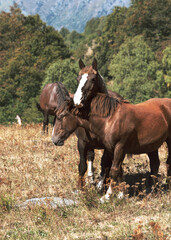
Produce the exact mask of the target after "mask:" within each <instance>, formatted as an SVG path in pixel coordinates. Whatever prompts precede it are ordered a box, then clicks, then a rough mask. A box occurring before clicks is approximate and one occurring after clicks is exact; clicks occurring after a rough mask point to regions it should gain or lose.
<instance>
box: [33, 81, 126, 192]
mask: <svg viewBox="0 0 171 240" xmlns="http://www.w3.org/2000/svg"><path fill="white" fill-rule="evenodd" d="M109 94H110V95H111V96H112V95H113V96H114V97H116V98H118V99H122V97H121V96H120V95H119V94H117V93H116V92H112V91H109ZM68 97H73V95H72V94H71V93H68V91H67V89H66V88H65V86H64V85H63V84H62V83H61V82H56V83H49V84H47V85H46V86H45V87H44V88H43V90H42V93H41V95H40V104H37V105H38V109H39V110H41V112H43V115H44V121H43V131H44V132H45V127H46V126H47V125H48V115H52V116H54V121H55V114H56V111H57V110H58V109H59V108H60V106H61V105H62V104H63V103H64V101H65V100H66V99H68ZM56 122H58V120H56ZM47 131H48V128H47ZM75 134H76V136H77V138H78V141H77V148H78V152H79V156H80V162H79V166H78V170H79V179H78V188H79V189H81V188H82V187H83V186H84V185H85V181H84V175H85V172H86V171H87V160H88V178H89V180H90V183H94V176H93V174H94V173H93V160H94V149H103V146H102V144H101V143H100V142H99V141H98V139H97V137H96V136H95V135H94V134H93V133H91V132H89V131H87V130H85V129H84V128H78V129H77V130H76V131H75ZM63 144H64V143H63V142H62V141H61V142H60V143H58V146H63ZM105 159H108V157H107V153H106V152H105V151H104V154H103V156H102V166H103V165H104V164H103V162H105V163H106V164H108V160H105ZM104 174H105V172H104V169H103V167H102V170H101V174H100V179H103V178H104ZM106 176H107V175H106ZM103 181H104V180H101V181H99V185H98V188H99V189H101V188H102V185H103V184H102V182H103Z"/></svg>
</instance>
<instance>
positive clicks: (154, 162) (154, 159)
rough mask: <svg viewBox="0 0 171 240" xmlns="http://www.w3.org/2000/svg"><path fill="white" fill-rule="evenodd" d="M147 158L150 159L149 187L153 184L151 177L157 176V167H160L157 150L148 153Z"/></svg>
mask: <svg viewBox="0 0 171 240" xmlns="http://www.w3.org/2000/svg"><path fill="white" fill-rule="evenodd" d="M148 157H149V159H150V169H151V172H150V180H149V185H150V186H151V185H152V184H153V180H152V178H151V175H154V176H157V174H158V170H159V166H160V160H159V154H158V150H156V151H153V152H150V153H148Z"/></svg>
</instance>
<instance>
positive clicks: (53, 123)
mask: <svg viewBox="0 0 171 240" xmlns="http://www.w3.org/2000/svg"><path fill="white" fill-rule="evenodd" d="M55 121H56V116H55V117H54V119H53V126H54V125H55Z"/></svg>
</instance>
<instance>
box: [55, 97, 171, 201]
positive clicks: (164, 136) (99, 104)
mask: <svg viewBox="0 0 171 240" xmlns="http://www.w3.org/2000/svg"><path fill="white" fill-rule="evenodd" d="M75 112H78V109H75V108H74V107H73V102H72V99H71V100H69V102H65V103H64V105H63V106H62V107H61V108H60V109H59V111H58V112H57V113H56V116H57V118H58V121H60V125H59V124H56V122H55V125H54V130H53V135H52V141H53V143H55V144H56V143H57V142H58V141H59V140H60V139H62V141H64V140H65V139H67V138H68V137H69V136H70V134H71V133H72V132H73V131H75V130H76V129H77V127H83V128H85V129H87V130H89V131H92V132H93V133H94V134H96V135H97V136H98V138H99V139H100V141H101V142H102V144H103V146H104V147H105V149H106V151H107V153H108V154H109V155H110V156H111V157H113V159H112V166H111V169H110V177H111V178H112V179H113V180H114V181H115V180H116V179H118V178H119V180H120V179H121V176H122V162H123V160H124V157H125V154H127V153H131V154H141V153H147V154H148V156H149V159H150V168H151V175H156V174H157V173H158V169H159V165H160V161H159V157H158V151H157V150H158V148H159V147H160V146H161V145H162V143H163V142H165V141H166V143H167V145H168V158H167V175H168V176H171V99H168V98H163V99H162V98H161V99H160V98H154V99H150V100H148V101H146V102H143V103H140V104H135V105H134V104H130V103H128V102H125V101H124V100H121V101H119V100H118V99H114V98H112V97H109V96H108V95H106V94H97V95H96V96H95V97H94V98H93V99H92V101H91V104H90V107H89V110H88V113H87V116H88V117H87V119H83V118H80V117H78V116H76V115H75ZM77 114H78V113H77ZM79 114H80V112H79ZM84 116H85V115H84ZM112 184H113V182H112V181H111V183H110V186H109V189H108V191H107V193H106V195H105V197H104V198H105V199H109V197H110V195H111V194H112Z"/></svg>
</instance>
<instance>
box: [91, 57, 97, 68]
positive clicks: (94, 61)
mask: <svg viewBox="0 0 171 240" xmlns="http://www.w3.org/2000/svg"><path fill="white" fill-rule="evenodd" d="M92 67H93V69H94V70H96V71H97V60H96V58H94V59H93V62H92Z"/></svg>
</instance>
